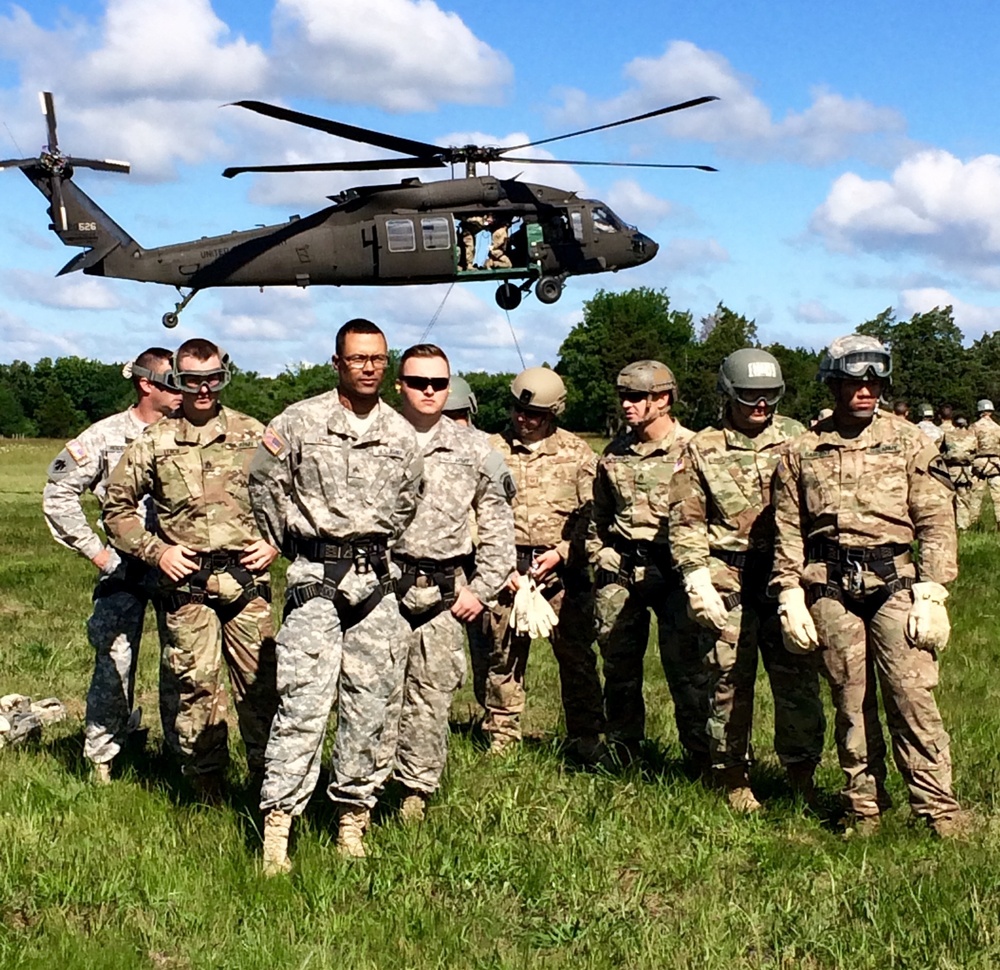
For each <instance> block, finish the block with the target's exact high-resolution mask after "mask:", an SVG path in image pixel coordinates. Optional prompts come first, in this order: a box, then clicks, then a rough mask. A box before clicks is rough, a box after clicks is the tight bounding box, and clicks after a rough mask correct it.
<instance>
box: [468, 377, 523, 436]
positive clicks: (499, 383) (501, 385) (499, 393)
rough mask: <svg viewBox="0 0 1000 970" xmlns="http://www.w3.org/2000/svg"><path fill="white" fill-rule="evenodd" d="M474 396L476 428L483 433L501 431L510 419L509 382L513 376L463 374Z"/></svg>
mask: <svg viewBox="0 0 1000 970" xmlns="http://www.w3.org/2000/svg"><path fill="white" fill-rule="evenodd" d="M462 377H464V378H465V379H466V380H467V381H468V382H469V387H471V388H472V393H473V394H475V395H476V404H477V405H478V407H479V411H478V413H477V414H476V416H475V418H474V419H473V420H474V421H475V424H476V427H477V428H481V429H482V430H483V431H489V432H494V431H502V430H503V428H504V427H506V425H507V422H508V420H509V417H510V405H511V400H512V399H511V393H510V382H511V381H512V380H513V379H514V375H513V374H487V373H485V372H484V371H476V372H474V373H471V374H463V375H462Z"/></svg>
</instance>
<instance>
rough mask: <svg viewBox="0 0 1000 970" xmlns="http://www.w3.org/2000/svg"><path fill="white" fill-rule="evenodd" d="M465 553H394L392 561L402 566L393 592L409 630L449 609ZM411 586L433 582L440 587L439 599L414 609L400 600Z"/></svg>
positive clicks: (429, 585) (465, 557)
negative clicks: (429, 555)
mask: <svg viewBox="0 0 1000 970" xmlns="http://www.w3.org/2000/svg"><path fill="white" fill-rule="evenodd" d="M468 558H469V557H468V556H455V557H454V558H453V559H413V558H412V557H410V556H404V555H402V554H400V553H394V554H393V557H392V561H393V562H394V563H396V565H397V566H399V568H400V569H401V570H402V572H403V576H402V578H401V579H400V580H398V581H397V583H396V596H397V597H398V599H399V612H400V613H401V614H402V616H403V619H405V620H406V622H407V623H409V624H410V629H411V630H416V629H417V628H418V627H421V626H423V625H424V624H425V623H427V622H429V621H430V620H433V619H434V617H435V616H437V615H438V614H439V613H443V612H444V611H445V610H450V609H451V607H452V605H453V604H454V602H455V598H456V597H457V595H458V592H457V590H456V589H455V575H456V573H457V572H458V570H459V569H463V570H464V569H465V564H466V562H468ZM411 586H416V587H418V588H419V587H425V588H427V589H429V588H431V587H432V586H436V587H437V588H438V589H439V590H441V602H439V603H435V604H434V606H432V607H431V608H430V609H427V610H424V611H423V612H421V613H413V612H411V611H410V608H409V607H408V606H406V605H405V604H404V603H403V597H404V596H405V595H406V593H407V590H409V589H410V587H411Z"/></svg>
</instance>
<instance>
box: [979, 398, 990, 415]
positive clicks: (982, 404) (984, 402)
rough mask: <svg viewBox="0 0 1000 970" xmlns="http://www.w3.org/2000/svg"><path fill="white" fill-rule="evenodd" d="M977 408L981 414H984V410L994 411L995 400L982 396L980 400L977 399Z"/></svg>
mask: <svg viewBox="0 0 1000 970" xmlns="http://www.w3.org/2000/svg"><path fill="white" fill-rule="evenodd" d="M976 410H977V411H978V412H979V413H980V414H982V413H983V412H984V411H992V410H994V408H993V402H992V401H991V400H989V398H985V397H984V398H981V399H980V400H978V401H976Z"/></svg>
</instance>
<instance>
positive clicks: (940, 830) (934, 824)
mask: <svg viewBox="0 0 1000 970" xmlns="http://www.w3.org/2000/svg"><path fill="white" fill-rule="evenodd" d="M928 824H929V825H930V827H931V831H932V832H933V833H934V834H935V835H936V836H937V837H938V838H939V839H956V840H958V841H962V840H963V839H967V838H968V837H969V836H970V835H972V833H973V832H974V831H975V829H976V817H975V816H974V815H973V814H972V812H968V811H966V810H964V809H959V810H958V811H957V812H954V813H952V814H951V815H942V816H941V817H940V818H935V819H931V820H930V822H929V823H928Z"/></svg>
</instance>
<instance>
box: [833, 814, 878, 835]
mask: <svg viewBox="0 0 1000 970" xmlns="http://www.w3.org/2000/svg"><path fill="white" fill-rule="evenodd" d="M841 825H843V827H844V838H845V839H851V838H854V837H857V838H861V839H869V838H871V837H872V836H873V835H878V831H879V829H880V828H881V827H882V818H881V816H879V815H848V816H846V817H845V818H844V819H843V820H842V821H841Z"/></svg>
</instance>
